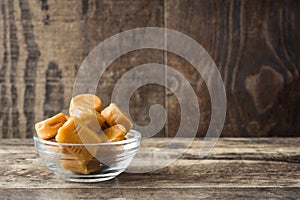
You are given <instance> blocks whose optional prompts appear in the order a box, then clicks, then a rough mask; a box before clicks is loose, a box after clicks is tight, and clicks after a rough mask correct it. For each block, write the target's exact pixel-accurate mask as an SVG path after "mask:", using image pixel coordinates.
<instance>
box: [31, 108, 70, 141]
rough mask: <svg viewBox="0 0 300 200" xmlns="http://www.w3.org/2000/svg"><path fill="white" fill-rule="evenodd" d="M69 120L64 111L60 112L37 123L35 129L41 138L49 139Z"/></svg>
mask: <svg viewBox="0 0 300 200" xmlns="http://www.w3.org/2000/svg"><path fill="white" fill-rule="evenodd" d="M66 121H67V118H66V117H65V115H64V114H63V113H59V114H57V115H55V116H53V117H51V118H49V119H46V120H44V121H41V122H38V123H36V124H35V130H36V133H37V135H38V137H39V138H41V139H44V140H49V139H51V138H53V137H55V135H56V134H57V131H58V129H59V128H60V127H61V126H62V125H63V124H64V123H65V122H66Z"/></svg>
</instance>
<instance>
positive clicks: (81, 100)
mask: <svg viewBox="0 0 300 200" xmlns="http://www.w3.org/2000/svg"><path fill="white" fill-rule="evenodd" d="M101 105H102V101H101V99H100V98H99V97H97V96H96V95H93V94H80V95H77V96H75V97H73V98H72V100H71V103H70V108H69V112H70V115H71V116H73V112H74V111H76V110H78V108H86V109H90V110H96V111H97V112H101Z"/></svg>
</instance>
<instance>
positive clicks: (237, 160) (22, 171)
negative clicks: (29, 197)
mask: <svg viewBox="0 0 300 200" xmlns="http://www.w3.org/2000/svg"><path fill="white" fill-rule="evenodd" d="M169 142H170V139H169V138H151V139H144V140H143V143H142V147H141V150H140V151H141V153H142V154H146V153H148V152H149V151H151V149H157V147H161V146H164V145H165V144H168V143H169ZM299 142H300V138H273V139H268V138H262V139H261V138H254V139H234V138H222V139H220V140H219V141H218V143H217V145H216V146H215V148H214V149H213V151H212V152H211V153H210V154H209V155H208V157H207V158H205V159H200V158H199V157H198V152H199V151H198V148H199V147H200V146H201V144H203V141H202V140H200V139H196V140H195V141H194V142H193V143H192V145H191V147H190V149H189V150H188V151H187V152H186V153H185V154H183V155H182V156H181V157H180V159H178V160H177V161H176V162H174V163H173V164H172V165H170V166H168V167H166V168H163V169H160V170H158V171H155V172H151V173H145V174H141V173H137V174H132V173H131V174H129V173H123V174H121V175H120V176H118V177H117V178H115V179H113V180H110V181H107V182H102V183H94V184H82V183H71V182H65V181H63V180H61V179H59V178H58V177H56V176H55V175H54V174H53V173H52V172H50V171H49V170H48V169H47V168H46V167H45V166H44V164H43V163H42V162H41V160H39V159H37V158H36V154H35V152H34V148H33V144H32V140H0V147H1V148H0V171H1V172H2V173H1V174H0V188H1V189H0V193H3V194H6V195H8V193H12V192H9V191H12V190H13V191H15V190H16V193H14V194H15V195H18V192H19V194H21V193H22V192H24V191H25V190H28V194H29V191H33V190H35V192H34V194H36V195H37V196H40V197H41V198H44V197H45V196H44V194H40V193H39V191H42V189H43V190H44V189H45V190H51V189H55V191H58V195H57V196H60V195H59V194H60V192H61V193H63V192H65V191H68V192H69V193H68V194H66V195H67V196H68V195H69V194H70V195H71V193H72V194H74V195H79V196H80V195H83V197H84V195H85V194H80V191H83V192H88V191H89V190H90V189H91V188H94V189H95V190H90V192H88V193H87V194H86V195H92V196H93V195H96V193H95V192H96V189H99V191H103V192H107V191H109V190H110V191H111V188H114V190H117V192H115V191H111V195H112V196H113V195H122V196H126V195H127V194H128V195H133V197H138V196H135V195H137V194H138V193H136V191H144V190H145V191H146V192H145V195H152V194H153V193H154V192H155V191H157V193H158V195H160V194H162V193H164V192H166V191H169V190H170V191H169V193H166V195H177V196H178V198H179V197H182V196H183V194H185V193H181V191H191V192H192V194H191V195H200V194H201V193H202V195H204V197H205V195H209V196H211V195H213V196H215V195H216V196H218V195H222V193H223V192H224V193H225V194H227V193H231V195H243V194H244V195H245V197H249V196H251V194H253V195H254V194H255V193H256V192H259V193H260V192H262V194H261V195H262V196H264V195H265V196H267V195H270V197H274V198H275V197H277V196H279V195H283V196H287V197H295V196H299V192H300V173H299V172H300V146H299ZM182 148H185V143H184V139H182V140H181V142H178V143H177V145H174V150H176V149H182ZM70 188H71V190H69V189H70ZM73 191H74V193H73ZM125 191H126V192H125ZM176 191H178V193H176ZM243 191H244V192H245V193H243ZM288 191H290V192H288ZM12 195H13V194H12ZM228 195H229V196H230V194H228ZM12 197H13V196H12ZM191 197H194V196H191ZM200 197H201V196H200Z"/></svg>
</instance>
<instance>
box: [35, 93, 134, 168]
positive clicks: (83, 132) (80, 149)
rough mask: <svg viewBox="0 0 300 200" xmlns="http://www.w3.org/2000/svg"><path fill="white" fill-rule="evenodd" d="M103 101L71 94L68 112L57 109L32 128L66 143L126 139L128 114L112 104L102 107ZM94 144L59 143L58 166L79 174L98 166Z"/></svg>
mask: <svg viewBox="0 0 300 200" xmlns="http://www.w3.org/2000/svg"><path fill="white" fill-rule="evenodd" d="M101 106H102V101H101V99H100V98H99V97H97V96H95V95H93V94H81V95H78V96H75V97H74V98H72V100H71V103H70V108H69V114H70V115H69V116H67V115H64V114H63V113H59V114H57V115H55V116H53V117H51V118H49V119H46V120H44V121H41V122H38V123H36V125H35V130H36V133H37V135H38V137H39V138H41V139H43V140H50V141H52V142H59V143H69V144H95V143H102V142H117V141H121V140H124V139H126V137H125V136H126V133H127V132H128V131H129V130H130V129H131V128H132V123H131V121H130V120H129V119H128V117H127V116H126V115H125V114H124V113H123V112H122V111H121V109H120V108H119V107H118V106H117V105H116V104H115V103H111V104H110V105H109V106H107V107H106V108H105V109H103V110H101ZM97 151H98V147H97V146H93V145H91V146H89V145H87V146H76V145H74V146H72V145H68V146H62V159H61V166H62V167H63V168H64V169H68V170H71V171H74V172H78V173H81V174H90V173H92V172H95V171H97V170H98V169H99V168H100V162H99V161H98V160H97V159H96V158H95V156H96V154H97Z"/></svg>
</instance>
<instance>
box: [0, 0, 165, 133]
mask: <svg viewBox="0 0 300 200" xmlns="http://www.w3.org/2000/svg"><path fill="white" fill-rule="evenodd" d="M0 11H1V13H0V24H1V26H0V32H1V34H0V44H1V48H0V108H1V112H0V138H31V137H32V136H33V134H34V123H35V122H37V121H40V120H43V119H44V118H46V117H49V116H51V115H54V114H56V113H57V112H61V111H63V112H65V113H68V107H69V102H70V99H71V97H72V91H73V85H74V80H75V76H76V73H77V70H78V68H79V66H80V65H81V63H82V61H83V59H84V58H85V57H86V56H87V54H88V53H89V52H90V51H91V50H92V49H93V48H94V47H95V46H97V45H98V44H99V43H100V42H102V41H103V40H105V39H106V38H108V37H110V36H112V35H115V34H117V33H119V32H122V31H125V30H129V29H132V28H137V27H143V26H157V27H163V26H164V1H163V0H154V1H147V0H142V1H137V0H135V1H132V2H130V4H128V2H127V1H107V0H97V1H92V0H87V1H78V0H70V1H56V0H46V1H28V0H20V1H16V0H12V1H11V0H3V1H0ZM114 50H116V49H114ZM163 61H164V58H163V52H160V51H154V50H153V51H152V50H145V51H141V52H132V53H130V54H128V55H125V56H123V57H121V58H119V59H118V60H116V61H115V62H114V63H113V64H112V65H111V67H109V69H108V70H107V71H106V73H105V75H104V76H103V77H102V81H101V82H100V83H99V87H98V90H97V91H96V92H97V94H98V95H100V96H101V97H102V99H103V105H107V104H108V103H110V101H111V100H110V98H111V92H112V89H113V87H114V84H115V83H116V82H117V80H118V79H119V78H120V76H121V75H123V74H124V73H125V72H126V71H128V70H129V69H131V68H132V67H133V66H137V65H140V64H144V63H149V62H159V63H163ZM155 103H158V104H162V105H164V104H165V102H164V88H162V87H156V86H155V85H149V86H147V87H145V88H142V89H141V90H138V91H136V93H135V94H134V95H133V97H132V102H131V105H130V107H131V111H132V115H133V118H134V119H135V120H136V122H137V123H138V124H142V125H145V124H147V123H148V122H149V117H148V110H149V107H150V106H151V105H152V104H155ZM158 135H159V136H163V135H164V133H163V131H162V132H161V133H160V134H158Z"/></svg>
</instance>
